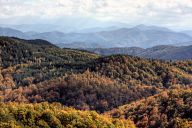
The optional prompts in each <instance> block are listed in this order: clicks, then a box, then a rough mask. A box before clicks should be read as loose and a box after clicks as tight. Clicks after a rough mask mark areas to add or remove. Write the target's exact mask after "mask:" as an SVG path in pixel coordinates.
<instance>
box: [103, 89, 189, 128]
mask: <svg viewBox="0 0 192 128" xmlns="http://www.w3.org/2000/svg"><path fill="white" fill-rule="evenodd" d="M191 105H192V90H191V89H185V90H183V89H173V90H169V91H163V92H161V93H160V94H157V95H155V96H151V97H148V98H147V99H143V100H140V101H137V102H133V103H131V104H128V105H124V106H121V107H119V108H118V109H114V110H112V111H110V112H108V113H107V114H108V115H111V116H112V117H114V118H125V119H127V118H129V119H132V120H133V121H134V122H135V124H136V125H137V126H138V127H141V128H145V127H150V128H157V127H168V128H177V127H179V128H189V127H190V128H191V127H192V107H191Z"/></svg>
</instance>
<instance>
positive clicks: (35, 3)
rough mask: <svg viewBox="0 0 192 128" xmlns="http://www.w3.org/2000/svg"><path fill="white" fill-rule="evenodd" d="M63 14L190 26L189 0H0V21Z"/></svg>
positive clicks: (39, 19) (53, 17)
mask: <svg viewBox="0 0 192 128" xmlns="http://www.w3.org/2000/svg"><path fill="white" fill-rule="evenodd" d="M63 17H85V18H89V19H95V20H99V21H105V22H109V21H110V22H123V23H127V24H147V25H158V26H165V27H171V28H176V29H192V27H191V26H192V0H0V23H1V24H3V23H12V24H18V23H21V24H24V23H25V21H26V23H27V22H28V21H29V20H30V21H31V22H33V23H39V22H42V21H44V20H46V21H47V23H49V22H50V21H54V20H56V19H59V18H63Z"/></svg>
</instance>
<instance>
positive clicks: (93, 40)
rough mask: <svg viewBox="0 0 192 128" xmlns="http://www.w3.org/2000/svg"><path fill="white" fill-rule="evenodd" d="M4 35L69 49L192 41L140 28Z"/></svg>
mask: <svg viewBox="0 0 192 128" xmlns="http://www.w3.org/2000/svg"><path fill="white" fill-rule="evenodd" d="M0 31H1V32H0V35H3V36H13V37H18V38H24V39H43V40H47V41H50V42H52V43H54V44H58V46H60V47H67V48H112V47H133V46H134V47H135V46H136V47H142V48H149V47H152V46H156V45H169V44H171V45H174V44H178V43H182V42H189V41H192V37H190V36H189V35H186V34H184V33H179V32H174V31H171V30H169V29H167V28H162V27H156V26H145V25H138V26H135V27H133V28H117V29H115V30H107V31H99V32H90V33H62V32H58V31H51V32H43V33H34V32H32V33H30V32H25V33H24V32H21V31H17V30H13V29H9V28H1V29H0Z"/></svg>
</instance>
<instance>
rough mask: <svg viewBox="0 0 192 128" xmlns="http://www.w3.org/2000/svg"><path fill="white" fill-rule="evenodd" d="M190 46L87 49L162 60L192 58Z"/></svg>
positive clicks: (104, 53)
mask: <svg viewBox="0 0 192 128" xmlns="http://www.w3.org/2000/svg"><path fill="white" fill-rule="evenodd" d="M188 44H189V46H171V45H159V46H154V47H151V48H147V49H143V48H140V47H128V48H88V49H86V50H88V51H91V52H94V53H97V54H100V55H105V56H106V55H115V54H123V55H133V56H139V57H143V58H151V59H162V60H187V59H192V45H190V44H191V42H189V43H188Z"/></svg>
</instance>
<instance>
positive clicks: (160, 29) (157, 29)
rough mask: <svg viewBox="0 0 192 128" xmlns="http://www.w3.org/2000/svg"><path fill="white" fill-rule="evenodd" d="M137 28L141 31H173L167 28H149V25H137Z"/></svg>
mask: <svg viewBox="0 0 192 128" xmlns="http://www.w3.org/2000/svg"><path fill="white" fill-rule="evenodd" d="M135 28H138V29H139V30H141V31H147V30H156V31H171V30H170V29H168V28H165V27H159V26H147V25H144V24H140V25H137V26H135Z"/></svg>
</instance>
